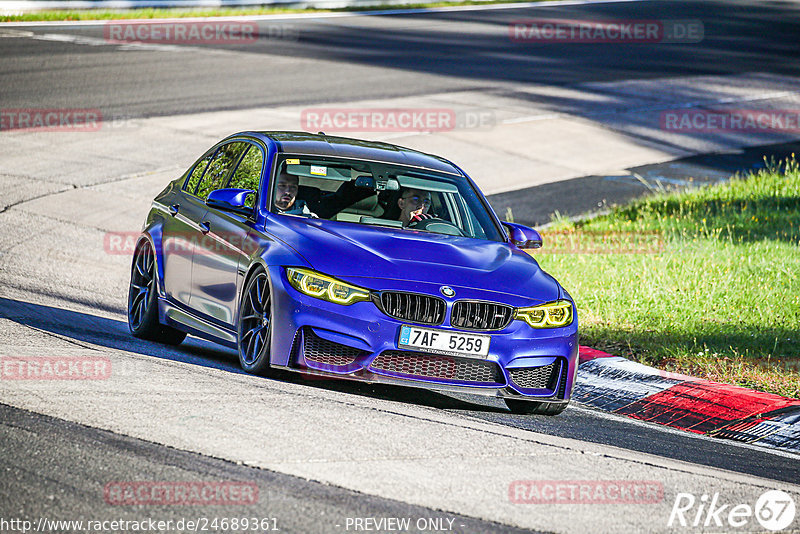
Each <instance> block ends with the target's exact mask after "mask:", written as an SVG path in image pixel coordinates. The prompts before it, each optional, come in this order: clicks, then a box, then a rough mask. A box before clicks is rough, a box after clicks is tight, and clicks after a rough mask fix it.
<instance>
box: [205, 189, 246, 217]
mask: <svg viewBox="0 0 800 534" xmlns="http://www.w3.org/2000/svg"><path fill="white" fill-rule="evenodd" d="M255 194H256V192H255V191H253V190H252V189H217V190H216V191H212V192H211V193H209V195H208V198H207V199H206V206H209V207H211V208H217V209H221V210H225V211H232V212H234V213H238V214H239V215H244V216H251V215H252V214H253V208H248V207H247V206H245V202H246V201H247V197H248V196H250V195H255Z"/></svg>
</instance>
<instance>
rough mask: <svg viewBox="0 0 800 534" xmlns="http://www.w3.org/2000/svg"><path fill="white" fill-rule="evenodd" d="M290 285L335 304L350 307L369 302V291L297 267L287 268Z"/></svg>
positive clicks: (301, 291)
mask: <svg viewBox="0 0 800 534" xmlns="http://www.w3.org/2000/svg"><path fill="white" fill-rule="evenodd" d="M286 278H288V280H289V284H291V286H292V287H293V288H295V289H296V290H298V291H299V292H300V293H303V294H304V295H308V296H309V297H314V298H318V299H322V300H327V301H328V302H333V303H334V304H342V305H343V306H349V305H350V304H354V303H356V302H361V301H364V300H369V290H368V289H364V288H363V287H358V286H354V285H352V284H348V283H346V282H342V281H341V280H337V279H336V278H333V277H331V276H328V275H325V274H322V273H318V272H317V271H312V270H311V269H301V268H297V267H286Z"/></svg>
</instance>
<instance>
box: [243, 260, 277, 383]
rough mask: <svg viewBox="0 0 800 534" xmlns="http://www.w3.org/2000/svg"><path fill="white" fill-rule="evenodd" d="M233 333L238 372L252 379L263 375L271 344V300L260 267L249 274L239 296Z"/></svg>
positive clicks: (267, 366) (264, 276) (265, 371)
mask: <svg viewBox="0 0 800 534" xmlns="http://www.w3.org/2000/svg"><path fill="white" fill-rule="evenodd" d="M236 332H237V336H236V346H237V349H238V352H239V364H240V365H241V366H242V369H244V370H245V371H247V372H248V373H252V374H255V375H265V374H267V373H268V372H269V347H270V342H271V341H272V299H271V296H270V291H269V279H268V278H267V272H266V271H265V270H264V269H263V268H262V267H259V268H257V269H256V270H255V271H254V272H253V274H252V275H251V276H250V278H249V279H248V280H247V284H246V285H245V288H244V292H242V299H241V303H240V304H239V323H238V325H237V328H236Z"/></svg>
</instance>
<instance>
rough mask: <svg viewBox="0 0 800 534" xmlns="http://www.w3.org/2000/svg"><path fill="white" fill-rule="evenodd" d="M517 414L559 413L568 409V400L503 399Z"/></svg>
mask: <svg viewBox="0 0 800 534" xmlns="http://www.w3.org/2000/svg"><path fill="white" fill-rule="evenodd" d="M503 400H504V401H505V403H506V406H508V409H509V410H511V413H515V414H530V415H558V414H560V413H561V412H563V411H564V410H566V409H567V404H568V403H566V402H535V401H527V400H518V399H503Z"/></svg>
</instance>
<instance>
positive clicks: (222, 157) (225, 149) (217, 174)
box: [195, 141, 251, 200]
mask: <svg viewBox="0 0 800 534" xmlns="http://www.w3.org/2000/svg"><path fill="white" fill-rule="evenodd" d="M248 146H251V145H250V144H249V143H245V142H244V141H237V142H233V143H228V144H227V145H222V146H221V147H219V149H217V153H216V154H214V158H213V159H212V160H211V163H209V164H208V170H206V172H205V174H204V175H203V178H202V180H201V181H200V183H199V184H198V186H197V190H196V191H195V195H197V196H198V197H200V198H201V199H203V200H205V199H206V198H208V194H209V193H211V192H212V191H216V190H217V189H221V188H222V184H224V183H225V179H226V178H227V177H228V174H230V172H231V170H232V169H233V168H234V167H235V166H236V162H238V161H239V158H240V157H241V155H242V152H244V151H245V149H246V148H247V147H248Z"/></svg>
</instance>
